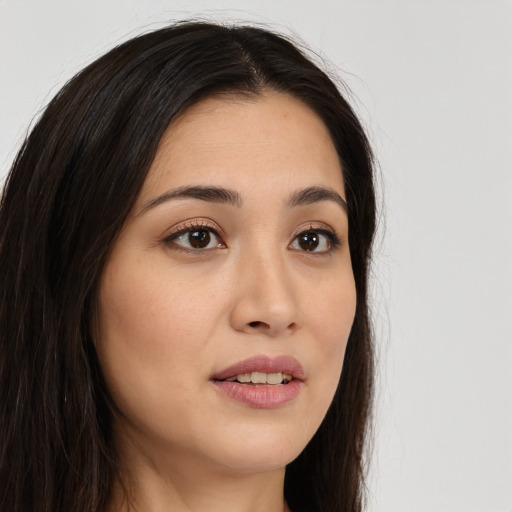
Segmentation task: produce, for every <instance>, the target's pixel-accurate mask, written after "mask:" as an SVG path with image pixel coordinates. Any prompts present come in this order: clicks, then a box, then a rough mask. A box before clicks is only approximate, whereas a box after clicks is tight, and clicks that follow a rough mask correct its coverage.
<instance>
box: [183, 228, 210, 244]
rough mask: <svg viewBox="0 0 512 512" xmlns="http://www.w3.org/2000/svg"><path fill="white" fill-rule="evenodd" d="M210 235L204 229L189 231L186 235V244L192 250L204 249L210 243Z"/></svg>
mask: <svg viewBox="0 0 512 512" xmlns="http://www.w3.org/2000/svg"><path fill="white" fill-rule="evenodd" d="M210 239H211V236H210V233H209V232H208V231H206V230H205V229H201V230H197V231H190V232H189V233H188V243H189V244H190V246H191V247H193V248H194V249H205V248H206V247H208V244H209V243H210Z"/></svg>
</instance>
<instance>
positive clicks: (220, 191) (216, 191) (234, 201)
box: [139, 185, 348, 215]
mask: <svg viewBox="0 0 512 512" xmlns="http://www.w3.org/2000/svg"><path fill="white" fill-rule="evenodd" d="M173 199H199V200H201V201H208V202H211V203H221V204H228V205H231V206H236V207H237V208H241V207H242V205H243V199H242V196H241V195H240V194H239V193H238V192H236V191H235V190H230V189H227V188H224V187H215V186H200V185H197V186H185V187H178V188H175V189H172V190H169V191H167V192H165V193H164V194H162V195H160V196H158V197H156V198H155V199H151V200H150V201H148V202H147V203H146V204H145V205H144V207H143V208H142V210H141V212H140V214H139V215H142V214H144V213H145V212H147V211H148V210H152V209H153V208H156V207H157V206H159V205H161V204H163V203H166V202H167V201H171V200H173ZM321 201H332V202H335V203H337V204H338V205H339V206H341V208H342V209H343V210H344V211H345V212H347V211H348V207H347V202H346V201H345V199H343V198H342V197H341V196H340V195H339V194H338V193H337V192H336V191H335V190H333V189H331V188H328V187H307V188H304V189H301V190H297V191H296V192H294V193H293V194H292V195H291V196H290V198H289V200H288V202H287V207H288V208H295V207H297V206H303V205H308V204H314V203H318V202H321Z"/></svg>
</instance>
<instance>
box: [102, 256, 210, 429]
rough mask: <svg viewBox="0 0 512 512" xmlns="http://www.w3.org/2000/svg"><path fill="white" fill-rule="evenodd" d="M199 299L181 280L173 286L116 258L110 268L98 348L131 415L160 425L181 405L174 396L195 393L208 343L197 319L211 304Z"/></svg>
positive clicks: (116, 396)
mask: <svg viewBox="0 0 512 512" xmlns="http://www.w3.org/2000/svg"><path fill="white" fill-rule="evenodd" d="M128 263H129V262H128ZM177 290H180V293H178V292H177ZM197 299H198V294H197V293H193V291H191V290H187V288H186V287H184V286H183V285H182V284H181V283H180V282H179V280H174V281H173V282H172V283H169V282H167V281H166V280H165V279H163V278H162V273H161V272H158V273H156V272H151V269H150V268H148V267H144V266H143V265H141V264H137V263H136V262H131V264H130V265H127V264H125V265H122V264H117V263H116V260H115V259H113V260H112V262H111V264H109V265H108V266H107V268H106V269H105V272H104V276H103V279H102V282H101V285H100V293H99V301H98V302H99V318H98V339H97V343H96V345H97V350H98V357H99V360H100V365H101V367H102V371H103V374H104V378H105V381H106V384H107V387H108V389H109V391H110V393H111V395H112V398H113V400H114V402H115V403H116V405H117V407H118V408H119V409H120V410H121V412H123V413H124V415H125V416H126V417H130V418H131V419H132V420H134V421H136V422H140V423H143V422H144V417H154V418H155V421H156V422H158V419H157V418H158V416H159V415H161V414H163V411H164V410H171V409H175V408H176V407H177V406H178V405H179V404H175V403H174V402H175V398H174V397H176V396H182V397H183V396H185V397H186V395H187V394H190V393H193V392H194V390H195V389H194V386H195V385H196V384H195V383H196V381H197V379H196V378H195V377H196V376H197V372H199V371H200V370H201V357H200V354H201V353H202V349H203V348H204V344H205V343H206V340H207V339H208V332H207V329H205V328H204V324H203V327H202V328H201V322H199V321H198V319H200V318H204V317H205V316H207V315H208V314H210V313H209V311H208V309H207V306H208V304H212V301H211V300H210V301H205V302H198V300H197ZM170 390H172V392H170ZM165 403H168V406H169V407H168V408H165V407H163V405H164V404H165ZM166 420H168V418H162V423H163V422H164V421H166Z"/></svg>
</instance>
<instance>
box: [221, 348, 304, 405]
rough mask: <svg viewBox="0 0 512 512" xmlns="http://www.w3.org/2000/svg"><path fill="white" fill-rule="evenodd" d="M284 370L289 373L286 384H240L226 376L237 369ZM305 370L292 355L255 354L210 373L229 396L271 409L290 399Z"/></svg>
mask: <svg viewBox="0 0 512 512" xmlns="http://www.w3.org/2000/svg"><path fill="white" fill-rule="evenodd" d="M252 372H261V373H277V372H281V373H287V374H289V375H292V376H293V380H292V381H291V382H289V383H288V384H241V383H240V382H229V381H226V380H224V379H229V378H230V377H234V376H236V375H239V374H241V373H252ZM304 377H305V374H304V369H303V368H302V366H301V364H300V363H299V362H298V361H297V360H296V359H294V358H293V357H288V356H279V357H275V358H270V357H268V356H255V357H251V358H249V359H245V360H244V361H240V362H238V363H236V364H234V365H232V366H230V367H229V368H226V369H224V370H222V371H221V372H219V373H217V374H216V375H214V376H213V379H212V383H213V384H214V385H215V387H216V388H217V389H218V390H219V391H221V392H222V393H224V394H225V395H227V396H228V397H229V398H231V399H233V400H235V401H237V402H241V403H243V404H245V405H248V406H250V407H254V408H258V409H274V408H277V407H281V406H282V405H285V404H287V403H289V402H291V401H292V400H293V399H294V398H296V397H297V395H298V394H299V393H300V390H301V389H302V386H303V384H304V382H303V380H304Z"/></svg>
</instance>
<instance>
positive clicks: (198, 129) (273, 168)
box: [140, 92, 344, 201]
mask: <svg viewBox="0 0 512 512" xmlns="http://www.w3.org/2000/svg"><path fill="white" fill-rule="evenodd" d="M196 184H200V185H216V186H217V185H220V186H225V185H226V184H229V187H230V188H234V189H236V190H239V191H240V192H241V193H250V192H251V190H252V188H253V187H254V186H255V185H258V184H266V185H267V186H268V187H269V189H272V187H278V188H279V189H282V190H285V189H291V188H293V189H296V188H300V187H304V186H311V185H316V186H329V187H331V188H334V189H335V190H337V191H338V192H339V193H340V194H341V195H342V196H343V197H344V188H343V176H342V170H341V165H340V162H339V158H338V155H337V153H336V150H335V148H334V145H333V143H332V140H331V137H330V134H329V132H328V130H327V127H326V126H325V124H324V123H323V121H322V120H321V119H320V117H319V116H318V115H317V114H316V113H315V112H314V111H313V110H312V109H310V108H309V107H308V106H307V105H305V104H304V103H303V102H301V101H299V100H297V99H295V98H293V97H292V96H290V95H287V94H283V93H277V92H268V93H265V94H262V95H259V96H254V97H250V98H248V97H240V96H227V97H226V96H222V97H212V98H207V99H205V100H202V101H200V102H198V103H197V104H195V105H193V106H192V107H190V108H189V109H187V110H186V111H185V112H184V113H183V114H182V115H181V116H180V117H179V118H178V119H176V120H174V121H173V122H172V123H171V125H170V127H169V128H168V130H167V132H166V133H165V135H164V137H163V138H162V141H161V143H160V145H159V149H158V151H157V154H156V156H155V159H154V161H153V163H152V165H151V168H150V171H149V173H148V176H147V179H146V182H145V184H144V187H143V190H142V193H141V197H140V200H141V201H145V200H147V199H148V198H149V196H151V195H152V194H155V193H161V192H162V191H163V190H165V189H166V188H169V187H179V186H187V185H196Z"/></svg>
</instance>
